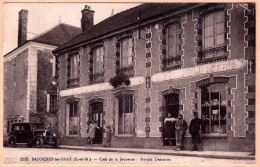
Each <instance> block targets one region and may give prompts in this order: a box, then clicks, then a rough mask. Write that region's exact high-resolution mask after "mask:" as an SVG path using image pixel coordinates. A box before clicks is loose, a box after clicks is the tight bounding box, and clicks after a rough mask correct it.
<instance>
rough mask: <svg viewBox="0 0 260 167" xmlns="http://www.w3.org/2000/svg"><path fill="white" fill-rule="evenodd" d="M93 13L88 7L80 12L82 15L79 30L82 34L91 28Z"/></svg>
mask: <svg viewBox="0 0 260 167" xmlns="http://www.w3.org/2000/svg"><path fill="white" fill-rule="evenodd" d="M94 12H95V11H93V10H91V9H90V6H88V5H85V8H84V9H83V10H82V11H81V13H82V18H81V28H82V32H83V31H86V30H87V29H89V28H90V27H92V26H93V22H94Z"/></svg>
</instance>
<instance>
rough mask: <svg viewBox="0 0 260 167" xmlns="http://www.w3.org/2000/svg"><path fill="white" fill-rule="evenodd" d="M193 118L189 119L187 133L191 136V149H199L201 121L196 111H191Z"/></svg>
mask: <svg viewBox="0 0 260 167" xmlns="http://www.w3.org/2000/svg"><path fill="white" fill-rule="evenodd" d="M193 115H194V118H193V119H192V120H191V123H190V126H189V133H190V134H191V137H192V151H196V150H199V151H201V132H202V131H201V125H202V121H201V119H199V118H198V113H197V112H194V113H193Z"/></svg>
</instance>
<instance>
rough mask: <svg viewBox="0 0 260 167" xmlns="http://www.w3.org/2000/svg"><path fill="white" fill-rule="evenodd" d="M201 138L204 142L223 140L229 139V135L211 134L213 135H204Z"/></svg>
mask: <svg viewBox="0 0 260 167" xmlns="http://www.w3.org/2000/svg"><path fill="white" fill-rule="evenodd" d="M201 137H202V138H203V139H204V140H212V139H216V140H221V139H227V134H226V133H225V134H218V133H215V134H214V133H211V134H202V135H201Z"/></svg>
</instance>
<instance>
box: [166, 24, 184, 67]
mask: <svg viewBox="0 0 260 167" xmlns="http://www.w3.org/2000/svg"><path fill="white" fill-rule="evenodd" d="M180 40H181V34H180V24H173V25H170V26H169V27H168V28H167V40H166V45H167V54H166V55H167V58H166V60H165V61H166V62H165V65H166V67H168V68H171V67H176V66H180V64H179V62H180V60H181V55H180V54H179V51H180V50H181V45H180Z"/></svg>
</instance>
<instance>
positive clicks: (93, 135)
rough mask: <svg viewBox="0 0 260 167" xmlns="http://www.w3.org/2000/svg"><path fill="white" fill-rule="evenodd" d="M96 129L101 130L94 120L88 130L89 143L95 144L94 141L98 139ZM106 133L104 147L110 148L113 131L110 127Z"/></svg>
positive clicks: (106, 129)
mask: <svg viewBox="0 0 260 167" xmlns="http://www.w3.org/2000/svg"><path fill="white" fill-rule="evenodd" d="M96 129H100V127H98V125H97V124H96V121H95V120H92V121H91V123H90V125H89V127H88V129H87V143H88V144H93V140H94V139H95V138H96ZM105 133H106V135H107V137H106V141H105V143H104V146H106V147H110V143H111V137H112V129H111V127H110V126H106V128H105Z"/></svg>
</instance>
